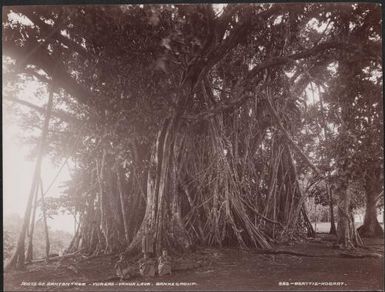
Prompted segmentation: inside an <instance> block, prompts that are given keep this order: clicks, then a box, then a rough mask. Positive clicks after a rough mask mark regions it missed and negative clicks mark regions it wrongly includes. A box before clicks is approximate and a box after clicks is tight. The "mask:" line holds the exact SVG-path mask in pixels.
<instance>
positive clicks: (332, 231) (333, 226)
mask: <svg viewBox="0 0 385 292" xmlns="http://www.w3.org/2000/svg"><path fill="white" fill-rule="evenodd" d="M326 184H327V186H326V187H327V192H328V198H329V210H330V231H329V234H334V235H336V234H337V229H336V222H335V218H334V205H333V195H332V190H331V189H330V185H329V183H328V182H326Z"/></svg>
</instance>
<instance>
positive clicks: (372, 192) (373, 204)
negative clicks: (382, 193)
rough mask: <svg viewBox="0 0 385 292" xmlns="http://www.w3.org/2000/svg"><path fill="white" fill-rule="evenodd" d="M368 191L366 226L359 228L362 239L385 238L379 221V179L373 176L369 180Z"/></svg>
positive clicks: (366, 187)
mask: <svg viewBox="0 0 385 292" xmlns="http://www.w3.org/2000/svg"><path fill="white" fill-rule="evenodd" d="M367 180H368V182H367V184H366V186H365V190H366V210H365V218H364V224H363V225H362V226H360V228H358V233H359V234H360V235H361V236H362V237H383V236H384V230H383V229H382V227H381V225H380V223H379V222H378V220H377V195H378V192H377V191H378V190H379V189H380V187H377V186H378V185H380V184H379V179H378V178H377V177H375V176H374V175H372V176H371V177H370V178H368V179H367Z"/></svg>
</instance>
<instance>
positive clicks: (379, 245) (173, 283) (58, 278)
mask: <svg viewBox="0 0 385 292" xmlns="http://www.w3.org/2000/svg"><path fill="white" fill-rule="evenodd" d="M365 242H366V244H367V248H366V249H364V250H357V251H354V252H346V251H343V250H340V249H338V248H335V247H334V246H333V243H332V239H331V238H330V236H328V235H319V236H318V238H317V239H315V240H309V241H305V242H300V243H296V244H295V245H293V246H292V245H282V246H280V247H278V248H277V250H276V251H275V252H274V254H273V253H268V254H266V253H261V251H256V250H249V251H242V250H239V249H235V248H228V249H207V248H206V249H198V250H197V251H196V252H195V253H193V254H189V255H185V256H184V257H183V258H178V259H176V260H175V265H174V273H173V275H171V276H163V277H156V278H152V279H144V278H141V277H139V276H138V277H135V278H132V279H131V280H127V281H119V280H117V279H113V276H114V271H113V265H114V261H115V257H112V256H100V257H96V258H92V259H85V258H81V257H77V258H75V257H74V258H68V259H65V260H62V261H61V262H60V261H55V262H51V263H48V264H46V263H39V264H37V263H36V264H31V265H28V266H27V270H26V271H18V272H11V273H5V274H4V280H5V282H4V291H70V290H71V291H154V290H161V291H181V290H185V291H199V290H206V291H207V290H216V291H218V290H219V291H221V290H226V291H235V290H242V291H257V290H263V291H265V290H275V291H277V290H283V291H285V290H293V291H298V290H313V291H320V290H332V291H336V290H347V291H351V290H366V291H382V290H383V289H384V280H383V276H384V270H383V264H384V263H383V260H384V259H383V255H384V242H383V239H375V240H373V239H372V240H366V241H365Z"/></svg>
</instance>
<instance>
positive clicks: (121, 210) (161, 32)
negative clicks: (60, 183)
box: [3, 3, 383, 254]
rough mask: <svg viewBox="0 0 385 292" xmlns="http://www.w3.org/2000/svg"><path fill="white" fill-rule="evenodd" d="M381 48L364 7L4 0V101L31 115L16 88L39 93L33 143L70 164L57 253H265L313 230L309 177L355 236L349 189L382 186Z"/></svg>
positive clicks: (377, 19)
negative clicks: (73, 228)
mask: <svg viewBox="0 0 385 292" xmlns="http://www.w3.org/2000/svg"><path fill="white" fill-rule="evenodd" d="M381 49H382V45H381V9H380V6H378V5H375V4H367V3H359V4H351V3H349V4H348V3H346V4H337V3H311V4H310V3H309V4H303V3H291V4H282V3H276V4H228V5H224V6H223V7H221V8H219V7H218V6H217V5H212V4H205V5H195V4H194V5H192V4H191V5H179V4H178V5H177V4H174V5H171V4H168V5H160V4H158V5H108V6H99V5H94V6H80V5H79V6H17V7H16V6H14V7H11V6H9V7H6V8H5V9H4V10H3V52H4V56H5V57H3V64H5V72H4V75H5V79H4V80H5V85H6V87H7V88H9V93H8V91H6V92H5V96H4V97H5V98H6V99H7V100H10V101H13V102H15V103H18V104H23V105H26V106H28V107H30V108H31V109H32V110H33V111H34V112H36V113H38V114H39V115H42V114H45V113H46V107H44V106H43V107H39V106H36V105H34V104H31V103H30V102H29V101H28V100H20V99H17V98H15V97H14V96H15V95H14V93H15V92H16V91H17V85H18V84H21V83H23V82H24V81H25V80H26V78H33V80H35V81H36V82H38V83H39V84H41V85H42V86H43V87H45V86H46V88H47V90H46V92H47V94H46V95H45V96H43V98H47V96H48V92H51V93H52V94H53V99H54V106H53V109H52V111H51V112H52V114H51V119H50V124H49V129H48V135H47V139H48V140H47V145H48V147H47V150H48V152H49V153H50V154H51V155H52V156H53V157H55V158H56V159H58V160H63V159H67V158H68V157H69V159H71V160H72V161H73V162H74V164H75V165H76V170H75V171H74V173H73V177H72V180H71V181H70V182H68V185H67V189H66V192H65V194H63V199H61V201H60V202H61V203H60V204H61V205H62V206H64V207H66V208H68V209H70V210H72V211H71V212H75V215H76V214H78V216H79V218H80V219H79V224H78V229H77V232H76V235H75V237H74V239H73V241H72V243H71V246H70V250H82V251H85V252H86V253H89V254H92V253H95V254H97V253H100V252H114V251H118V250H120V251H121V250H125V251H126V253H127V254H129V253H131V252H133V251H136V250H137V249H138V248H139V246H140V243H141V240H142V238H143V237H153V239H154V245H155V247H154V248H155V250H156V252H157V253H159V250H160V249H161V248H162V247H168V248H170V249H173V250H175V251H178V250H188V249H190V248H191V247H192V246H193V245H195V244H206V245H220V246H221V245H231V244H235V243H236V244H238V245H240V246H241V247H251V246H255V247H258V248H270V247H271V246H272V245H273V244H274V243H276V242H279V241H283V240H289V239H293V238H297V237H299V236H304V234H306V233H307V234H312V233H313V232H314V231H313V230H312V227H311V224H310V222H309V219H308V218H307V214H306V210H305V208H304V201H305V200H306V197H307V196H308V194H309V190H310V189H311V188H315V187H317V185H319V184H321V185H322V183H324V184H325V183H326V185H331V186H333V187H334V189H333V190H334V191H335V193H336V194H337V197H338V198H339V203H338V206H339V212H340V214H339V215H340V216H339V224H338V228H339V241H340V242H341V243H343V244H345V245H346V246H348V245H350V244H355V245H357V244H359V242H360V241H359V238H358V239H357V235H356V234H355V232H354V226H353V227H352V225H351V223H352V222H351V218H350V215H349V214H351V209H352V204H351V197H352V196H351V193H352V188H353V187H354V186H355V184H356V183H357V182H358V183H359V185H360V186H361V187H362V188H363V189H364V190H363V192H364V193H365V194H366V193H371V194H372V193H373V194H374V193H379V192H380V191H381V190H382V184H383V177H382V176H381V175H380V173H383V170H382V165H383V144H382V143H383V142H382V141H383V138H382V137H383V113H382V107H383V104H382V102H383V101H382V66H381V64H382V59H381ZM311 92H312V93H313V97H315V98H316V99H317V101H316V102H315V103H313V104H310V102H309V99H310V98H311ZM38 117H39V116H36V114H35V115H32V116H26V117H24V120H25V121H26V124H29V125H34V126H36V127H38V128H42V122H41V118H38ZM368 165H370V167H368ZM304 178H305V180H308V181H310V185H309V186H308V188H306V189H305V188H304V187H303V185H304V184H303V180H304ZM48 203H51V204H48V206H50V205H51V206H53V205H55V202H48ZM60 204H59V205H60ZM28 220H29V219H28ZM349 230H350V231H349Z"/></svg>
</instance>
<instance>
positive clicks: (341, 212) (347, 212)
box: [337, 184, 363, 248]
mask: <svg viewBox="0 0 385 292" xmlns="http://www.w3.org/2000/svg"><path fill="white" fill-rule="evenodd" d="M339 191H340V198H339V204H338V226H337V244H338V245H339V246H340V247H341V248H355V247H360V246H362V245H363V243H362V240H361V238H360V236H359V234H358V233H357V232H356V229H355V227H354V218H353V213H352V208H351V199H352V198H351V196H352V193H351V191H350V189H349V188H348V187H345V186H344V184H343V186H342V187H341V188H340V190H339Z"/></svg>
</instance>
